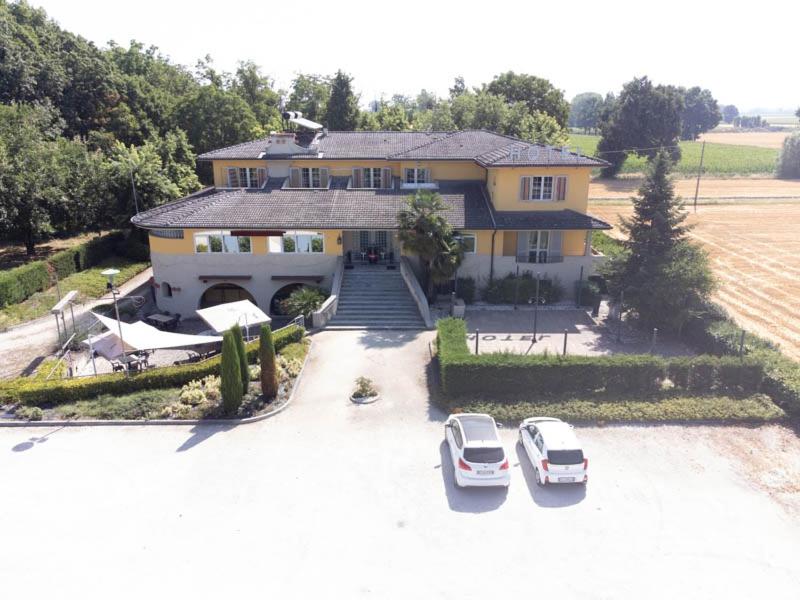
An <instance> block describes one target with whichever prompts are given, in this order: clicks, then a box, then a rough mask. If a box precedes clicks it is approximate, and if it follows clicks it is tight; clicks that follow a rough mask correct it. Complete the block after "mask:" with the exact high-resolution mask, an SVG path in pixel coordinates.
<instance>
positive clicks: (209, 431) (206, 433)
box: [175, 423, 236, 452]
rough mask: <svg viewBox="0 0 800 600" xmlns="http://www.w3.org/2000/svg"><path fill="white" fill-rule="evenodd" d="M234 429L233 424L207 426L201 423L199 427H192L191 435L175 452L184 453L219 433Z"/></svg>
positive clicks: (234, 425)
mask: <svg viewBox="0 0 800 600" xmlns="http://www.w3.org/2000/svg"><path fill="white" fill-rule="evenodd" d="M234 427H236V424H235V423H231V424H230V425H228V424H211V423H209V424H208V425H206V424H204V423H201V424H199V425H195V426H194V427H192V429H191V432H192V435H191V436H190V437H189V438H188V439H187V440H186V441H185V442H183V443H182V444H181V445H180V446H178V448H177V450H175V452H186V451H187V450H191V449H192V448H194V447H195V446H197V445H198V444H200V443H201V442H204V441H206V440H207V439H209V438H210V437H211V436H213V435H216V434H217V433H221V432H224V431H229V430H231V429H233V428H234Z"/></svg>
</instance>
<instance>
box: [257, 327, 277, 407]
mask: <svg viewBox="0 0 800 600" xmlns="http://www.w3.org/2000/svg"><path fill="white" fill-rule="evenodd" d="M258 355H259V359H260V360H261V393H262V394H264V396H265V397H267V398H272V397H274V396H275V395H276V394H277V393H278V374H277V369H276V367H275V345H274V344H273V342H272V329H271V328H270V326H269V325H262V326H261V335H260V336H259V347H258Z"/></svg>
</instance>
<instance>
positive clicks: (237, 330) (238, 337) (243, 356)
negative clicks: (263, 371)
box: [230, 325, 250, 394]
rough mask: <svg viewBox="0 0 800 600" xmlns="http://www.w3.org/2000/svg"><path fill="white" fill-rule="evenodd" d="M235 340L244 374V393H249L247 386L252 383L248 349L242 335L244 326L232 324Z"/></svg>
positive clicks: (240, 367)
mask: <svg viewBox="0 0 800 600" xmlns="http://www.w3.org/2000/svg"><path fill="white" fill-rule="evenodd" d="M230 332H231V335H232V336H233V341H234V342H236V354H237V356H238V357H239V370H240V372H241V375H242V393H244V394H246V393H247V388H248V386H249V385H250V366H249V365H248V364H247V350H246V349H245V347H244V336H243V335H242V328H241V327H239V326H238V325H232V326H231V329H230Z"/></svg>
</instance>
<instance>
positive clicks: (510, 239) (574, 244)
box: [494, 230, 586, 256]
mask: <svg viewBox="0 0 800 600" xmlns="http://www.w3.org/2000/svg"><path fill="white" fill-rule="evenodd" d="M562 233H563V236H562V246H561V251H562V254H563V255H564V256H583V251H584V249H585V245H584V242H585V241H586V232H585V231H577V230H570V231H564V232H562ZM494 248H495V256H516V254H517V232H516V231H498V232H497V238H496V239H495V244H494Z"/></svg>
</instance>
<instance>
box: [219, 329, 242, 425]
mask: <svg viewBox="0 0 800 600" xmlns="http://www.w3.org/2000/svg"><path fill="white" fill-rule="evenodd" d="M220 376H221V381H220V392H221V393H222V409H223V410H224V411H225V414H227V415H235V414H236V411H238V410H239V407H240V406H241V405H242V394H243V390H242V371H241V368H240V362H239V352H238V351H237V349H236V340H235V339H234V337H233V333H232V332H230V331H226V332H225V335H223V336H222V364H221V365H220Z"/></svg>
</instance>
